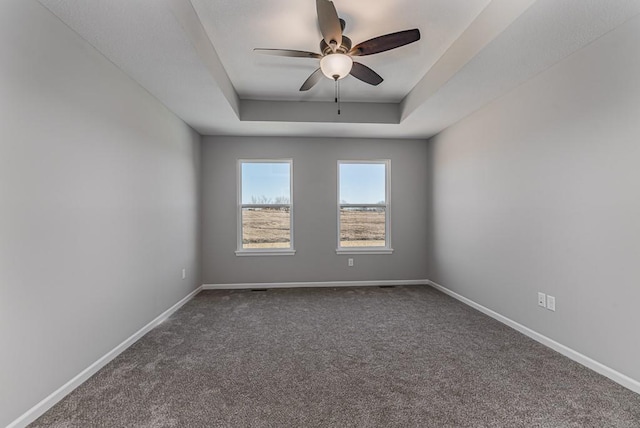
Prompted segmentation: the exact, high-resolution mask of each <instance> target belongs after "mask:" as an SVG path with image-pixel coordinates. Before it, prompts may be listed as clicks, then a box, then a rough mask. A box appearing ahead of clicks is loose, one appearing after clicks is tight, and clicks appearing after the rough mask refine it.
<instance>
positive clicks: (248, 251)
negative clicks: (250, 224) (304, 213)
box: [235, 159, 296, 256]
mask: <svg viewBox="0 0 640 428" xmlns="http://www.w3.org/2000/svg"><path fill="white" fill-rule="evenodd" d="M243 163H288V164H289V203H288V204H243V203H242V164H243ZM236 170H237V179H236V183H237V204H236V205H237V209H236V221H237V232H236V235H237V243H236V245H237V246H236V248H237V249H236V251H235V253H236V256H292V255H294V254H295V253H296V251H295V249H294V247H293V242H294V241H293V159H238V161H237V166H236ZM271 207H289V222H290V223H289V237H290V243H291V246H290V248H242V209H243V208H271Z"/></svg>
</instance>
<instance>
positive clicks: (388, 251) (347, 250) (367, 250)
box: [336, 247, 393, 254]
mask: <svg viewBox="0 0 640 428" xmlns="http://www.w3.org/2000/svg"><path fill="white" fill-rule="evenodd" d="M336 254H393V248H355V247H354V248H338V249H337V250H336Z"/></svg>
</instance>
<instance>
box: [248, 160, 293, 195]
mask: <svg viewBox="0 0 640 428" xmlns="http://www.w3.org/2000/svg"><path fill="white" fill-rule="evenodd" d="M290 184H291V180H290V164H289V163H288V162H243V163H242V203H243V204H288V203H290V197H291V188H290Z"/></svg>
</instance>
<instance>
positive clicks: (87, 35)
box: [39, 0, 640, 138]
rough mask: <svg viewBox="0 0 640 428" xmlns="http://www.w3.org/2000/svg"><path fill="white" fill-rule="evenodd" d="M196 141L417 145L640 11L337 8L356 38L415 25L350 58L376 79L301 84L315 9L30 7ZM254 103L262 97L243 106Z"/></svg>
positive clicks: (571, 2)
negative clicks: (407, 39)
mask: <svg viewBox="0 0 640 428" xmlns="http://www.w3.org/2000/svg"><path fill="white" fill-rule="evenodd" d="M39 1H40V3H42V4H43V5H44V6H45V7H47V8H48V9H49V10H50V11H51V12H53V13H54V14H55V15H57V16H58V17H59V18H60V19H61V20H62V21H63V22H65V23H66V24H67V25H68V26H69V27H71V28H72V29H73V30H75V31H76V32H77V33H78V34H79V35H80V36H81V37H83V38H84V39H85V40H87V41H88V42H89V43H90V44H91V45H93V46H94V47H95V48H96V49H97V50H99V51H100V52H101V53H102V54H103V55H104V56H105V57H107V58H108V59H109V60H110V61H112V62H113V63H114V64H115V65H116V66H118V67H120V68H121V69H122V70H123V71H124V72H125V73H127V74H128V75H129V76H131V77H132V78H133V79H134V80H136V81H137V82H138V83H139V84H140V85H141V86H143V87H144V88H146V89H147V90H148V91H149V92H150V93H151V94H153V95H154V96H155V97H157V98H158V99H159V100H160V101H161V102H162V103H164V104H165V105H166V106H167V108H169V109H170V110H171V111H173V112H174V113H175V114H176V115H177V116H179V117H181V118H182V119H183V120H184V121H185V122H187V123H188V124H190V125H191V126H192V127H194V128H195V129H196V130H198V131H199V132H200V133H201V134H207V135H264V136H267V135H273V136H347V137H398V138H425V137H428V136H431V135H433V134H435V133H437V132H439V131H441V130H442V129H444V128H446V127H447V126H450V125H451V124H453V123H455V122H456V121H458V120H460V119H461V118H463V117H465V116H467V115H468V114H470V113H472V112H473V111H475V110H477V109H479V108H481V107H482V106H484V105H485V104H487V103H489V102H491V101H492V100H494V99H496V98H498V97H500V96H501V95H504V94H505V93H506V92H508V91H509V90H511V89H513V88H514V87H515V86H517V85H519V84H521V83H522V82H524V81H526V80H528V79H530V78H531V77H533V76H535V75H536V74H538V73H540V72H542V71H543V70H544V69H546V68H548V67H550V66H552V65H553V64H555V63H557V62H558V61H560V60H562V59H563V58H565V57H566V56H567V55H570V54H571V53H573V52H575V51H576V50H578V49H580V48H582V47H584V46H585V45H586V44H588V43H590V42H591V41H593V40H595V39H596V38H598V37H600V36H602V35H603V34H605V33H606V32H608V31H610V30H612V29H613V28H615V27H617V26H619V25H621V24H622V23H623V22H624V21H626V20H627V19H629V18H631V17H633V16H635V15H637V14H639V13H640V1H637V0H428V1H427V0H385V1H377V2H371V1H365V0H334V4H335V6H336V9H337V10H338V14H339V15H340V16H341V17H342V18H343V19H345V20H346V22H347V26H346V29H345V34H346V35H347V36H349V37H350V38H351V39H352V41H353V42H354V44H355V43H358V42H361V41H364V40H366V39H369V38H372V37H375V36H378V35H381V34H386V33H390V32H395V31H400V30H405V29H410V28H419V29H420V31H421V33H422V39H421V40H420V41H419V42H417V43H414V44H412V45H408V46H405V47H402V48H399V49H396V50H394V51H390V52H385V53H381V54H378V55H373V56H367V57H362V58H360V61H361V62H362V63H363V64H366V65H368V66H370V67H371V68H373V69H374V70H375V71H376V72H378V73H379V74H380V75H381V76H382V77H384V79H385V81H384V82H383V83H382V84H381V85H380V86H378V87H372V86H370V85H366V84H364V83H362V82H360V81H359V80H357V79H355V78H352V77H347V78H345V79H344V80H343V81H341V94H342V98H343V100H344V101H345V103H344V104H343V107H342V110H343V114H342V115H340V116H338V115H337V114H336V113H337V112H336V109H335V106H334V105H333V104H332V103H328V101H331V100H332V99H333V90H334V88H333V83H332V82H331V81H330V80H328V79H323V81H321V82H320V83H319V84H318V85H317V86H316V87H314V88H313V89H311V90H310V91H309V92H307V93H300V92H298V88H299V87H300V85H301V84H302V82H303V81H304V80H305V79H306V78H307V76H308V75H309V74H310V73H311V72H312V71H313V70H315V69H316V68H317V67H318V65H317V62H318V61H317V60H313V59H303V58H284V57H272V56H264V55H257V54H255V53H253V52H252V49H253V48H254V47H265V48H283V49H299V50H309V51H315V52H317V51H318V46H317V45H318V43H319V41H320V33H319V30H318V28H317V22H316V16H315V2H314V0H270V1H268V2H267V1H260V0H236V1H228V0H190V1H189V0H39ZM251 100H263V101H251Z"/></svg>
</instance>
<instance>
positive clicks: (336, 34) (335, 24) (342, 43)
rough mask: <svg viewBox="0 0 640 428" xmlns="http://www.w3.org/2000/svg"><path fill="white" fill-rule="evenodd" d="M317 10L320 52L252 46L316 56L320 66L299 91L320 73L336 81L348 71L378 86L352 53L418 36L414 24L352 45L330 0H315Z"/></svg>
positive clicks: (372, 50) (365, 52) (400, 43)
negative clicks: (411, 26)
mask: <svg viewBox="0 0 640 428" xmlns="http://www.w3.org/2000/svg"><path fill="white" fill-rule="evenodd" d="M316 10H317V13H318V23H319V24H320V32H321V33H322V37H323V40H321V41H320V52H322V53H315V52H307V51H298V50H291V49H263V48H256V49H254V51H255V52H258V53H261V54H267V55H277V56H286V57H296V58H315V59H319V60H320V67H319V68H318V69H317V70H316V71H314V72H313V73H311V76H309V77H308V78H307V80H306V81H305V82H304V83H303V84H302V86H301V87H300V90H301V91H308V90H309V89H311V88H312V87H313V86H314V85H315V84H316V83H318V82H319V81H320V79H321V78H322V76H323V75H324V76H326V77H328V78H329V79H332V80H335V81H336V82H337V81H338V80H339V79H342V78H344V77H346V76H348V75H349V74H350V75H352V76H353V77H355V78H356V79H359V80H362V81H363V82H365V83H368V84H370V85H374V86H377V85H379V84H380V83H381V82H382V80H383V79H382V77H380V75H379V74H378V73H376V72H375V71H373V70H372V69H370V68H369V67H367V66H366V65H364V64H361V63H359V62H355V61H354V60H353V58H352V57H358V56H365V55H373V54H377V53H380V52H385V51H388V50H391V49H395V48H399V47H400V46H404V45H408V44H409V43H413V42H416V41H418V40H420V30H418V29H417V28H414V29H412V30H405V31H399V32H397V33H391V34H385V35H384V36H378V37H375V38H373V39H369V40H367V41H365V42H362V43H359V44H357V45H355V46H353V47H352V45H351V40H350V39H349V38H348V37H346V36H344V35H343V34H342V32H343V31H344V27H345V22H344V20H343V19H340V18H339V17H338V13H337V12H336V8H335V6H334V5H333V2H332V1H329V0H316Z"/></svg>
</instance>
